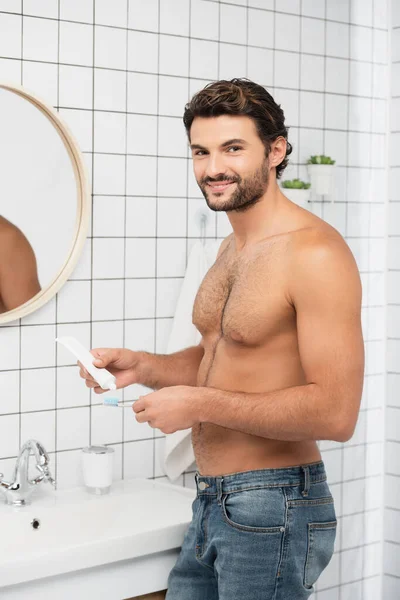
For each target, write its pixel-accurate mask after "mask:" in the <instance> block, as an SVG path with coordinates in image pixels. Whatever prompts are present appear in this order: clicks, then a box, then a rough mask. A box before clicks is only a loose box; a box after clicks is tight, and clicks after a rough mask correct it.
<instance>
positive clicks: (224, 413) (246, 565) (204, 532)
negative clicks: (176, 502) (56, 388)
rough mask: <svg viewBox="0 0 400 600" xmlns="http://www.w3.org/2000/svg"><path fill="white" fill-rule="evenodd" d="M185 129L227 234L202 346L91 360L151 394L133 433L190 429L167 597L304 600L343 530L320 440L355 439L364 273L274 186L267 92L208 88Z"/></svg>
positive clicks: (320, 224) (203, 293) (274, 121)
mask: <svg viewBox="0 0 400 600" xmlns="http://www.w3.org/2000/svg"><path fill="white" fill-rule="evenodd" d="M184 123H185V127H186V130H187V133H188V138H189V142H190V145H191V149H192V157H193V166H194V173H195V177H196V180H197V183H198V185H199V186H200V188H201V190H202V192H203V194H204V197H205V199H206V202H207V204H208V206H209V207H210V208H211V209H212V210H214V211H226V213H227V215H228V218H229V220H230V223H231V225H232V229H233V233H231V235H229V236H228V237H227V238H225V240H224V241H223V242H222V244H221V247H220V250H219V253H218V256H217V259H216V261H215V263H214V265H213V266H212V267H211V269H210V270H209V271H208V273H207V274H206V276H205V278H204V280H203V282H202V284H201V286H200V289H199V291H198V293H197V297H196V300H195V303H194V307H193V322H194V324H195V325H196V327H197V328H198V330H199V331H200V333H201V334H202V340H201V343H200V344H199V345H198V346H197V347H192V348H187V349H185V350H182V351H181V352H176V353H174V354H171V355H156V354H151V353H147V352H133V351H131V350H126V349H102V348H98V349H95V350H93V351H92V352H93V354H94V355H95V356H97V357H99V360H95V361H94V364H95V365H96V366H99V367H107V368H110V370H111V372H112V373H113V374H114V375H116V377H117V387H119V388H120V387H125V386H127V385H129V384H132V383H135V382H139V383H142V384H144V385H145V386H148V387H150V388H152V389H153V390H155V391H154V392H152V393H150V394H147V395H145V396H142V397H140V398H139V399H138V400H137V401H136V402H135V403H134V405H133V410H134V412H135V414H136V419H137V421H139V422H140V423H143V422H148V423H149V424H150V425H151V426H152V427H155V428H158V429H160V430H161V431H162V432H164V433H172V432H174V431H177V430H181V429H186V428H189V427H191V428H192V440H193V447H194V452H195V457H196V464H197V468H198V471H197V473H196V476H195V479H196V485H197V497H196V500H195V501H194V503H193V519H192V523H191V525H190V527H189V529H188V531H187V533H186V536H185V540H184V542H183V545H182V549H181V553H180V556H179V558H178V561H177V563H176V565H175V567H174V568H173V569H172V571H171V573H170V576H169V581H168V592H167V598H168V600H217V599H218V598H219V599H220V600H243V599H244V598H246V600H301V599H303V598H308V597H309V596H310V595H311V593H312V591H313V589H314V587H313V586H314V583H315V582H316V580H317V579H318V577H319V575H320V574H321V572H322V571H323V569H324V568H325V567H326V566H327V564H328V563H329V561H330V559H331V557H332V554H333V550H334V541H335V535H336V527H337V521H336V514H335V509H334V502H333V497H332V494H331V492H330V489H329V487H328V484H327V481H326V472H325V468H324V463H323V461H322V459H321V454H320V451H319V449H318V446H317V443H316V441H317V440H335V441H338V442H345V441H347V440H349V439H350V438H351V436H352V435H353V432H354V429H355V425H356V421H357V417H358V412H359V407H360V400H361V393H362V386H363V372H364V345H363V338H362V329H361V315H360V313H361V284H360V278H359V273H358V269H357V266H356V263H355V260H354V257H353V255H352V254H351V252H350V249H349V247H348V246H347V244H346V242H345V241H344V239H343V238H342V236H341V235H340V234H339V233H338V232H337V231H336V230H335V229H334V228H333V227H331V226H330V225H329V224H327V223H326V222H325V221H323V220H321V219H319V218H318V217H317V216H314V215H313V214H312V213H310V212H309V211H307V210H304V209H303V208H300V207H299V206H297V205H295V204H294V203H292V202H291V201H290V200H289V199H288V198H286V197H285V196H284V195H283V194H282V192H281V190H280V189H279V187H278V185H277V178H279V177H280V176H281V174H282V172H283V170H284V168H285V166H286V164H287V156H288V155H289V154H290V152H291V146H290V144H289V143H288V141H287V130H286V128H285V125H284V115H283V112H282V110H281V108H280V106H278V105H277V104H276V103H275V102H274V100H273V98H272V97H271V96H270V94H268V92H266V90H265V89H264V88H262V87H261V86H259V85H257V84H255V83H253V82H250V81H248V80H237V79H236V80H232V81H230V82H227V81H220V82H215V83H213V84H209V85H208V86H206V87H205V88H204V89H203V90H201V91H200V92H198V94H196V95H195V96H194V97H193V98H192V100H191V102H190V103H189V104H188V105H187V106H186V109H185V115H184ZM80 374H81V376H82V377H84V378H85V379H86V384H87V385H88V386H89V387H94V390H95V392H97V393H102V390H101V389H100V388H99V387H98V386H97V384H96V383H95V382H94V381H93V379H91V377H90V376H89V375H88V374H87V372H85V371H84V370H82V369H81V372H80Z"/></svg>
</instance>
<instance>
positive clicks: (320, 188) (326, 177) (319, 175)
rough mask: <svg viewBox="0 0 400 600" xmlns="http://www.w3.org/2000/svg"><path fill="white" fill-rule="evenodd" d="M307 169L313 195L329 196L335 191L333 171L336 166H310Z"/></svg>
mask: <svg viewBox="0 0 400 600" xmlns="http://www.w3.org/2000/svg"><path fill="white" fill-rule="evenodd" d="M307 167H308V174H309V176H310V181H311V188H312V190H313V194H316V195H317V196H325V195H326V196H329V195H330V194H331V193H332V189H333V169H334V167H335V165H313V164H309V165H307Z"/></svg>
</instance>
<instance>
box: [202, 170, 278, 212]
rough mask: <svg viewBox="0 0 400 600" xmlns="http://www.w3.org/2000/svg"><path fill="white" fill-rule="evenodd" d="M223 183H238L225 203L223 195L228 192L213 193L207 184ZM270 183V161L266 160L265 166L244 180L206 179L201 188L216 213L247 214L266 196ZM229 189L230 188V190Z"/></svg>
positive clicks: (208, 203)
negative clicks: (234, 212) (233, 211)
mask: <svg viewBox="0 0 400 600" xmlns="http://www.w3.org/2000/svg"><path fill="white" fill-rule="evenodd" d="M220 181H221V182H222V181H229V182H230V181H234V182H235V183H236V189H235V190H234V191H233V192H231V193H230V195H229V196H228V197H227V199H226V200H225V201H222V200H221V196H222V194H224V193H226V192H212V191H211V190H210V187H209V186H207V183H209V182H211V183H214V182H215V183H216V182H220ZM268 183H269V169H268V161H267V159H264V161H263V164H262V165H261V167H260V168H258V169H257V170H256V171H255V172H254V173H253V175H251V176H250V177H247V178H246V179H242V178H241V177H236V178H234V179H232V178H230V177H224V176H223V175H221V177H218V179H211V178H209V177H204V179H202V180H201V181H200V183H199V187H200V189H201V191H202V193H203V196H204V198H205V199H206V202H207V205H208V207H209V208H211V210H214V211H216V212H217V211H225V212H229V211H231V210H235V211H237V212H245V211H246V210H248V209H249V208H251V207H252V206H253V205H254V204H256V203H257V202H258V201H259V200H260V198H261V197H262V196H263V195H264V194H265V192H266V190H267V188H268ZM228 189H229V188H228Z"/></svg>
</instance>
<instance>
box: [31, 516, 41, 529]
mask: <svg viewBox="0 0 400 600" xmlns="http://www.w3.org/2000/svg"><path fill="white" fill-rule="evenodd" d="M31 525H32V527H33V529H39V527H40V521H39V519H36V518H35V519H33V520H32V521H31Z"/></svg>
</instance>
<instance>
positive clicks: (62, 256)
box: [0, 83, 90, 324]
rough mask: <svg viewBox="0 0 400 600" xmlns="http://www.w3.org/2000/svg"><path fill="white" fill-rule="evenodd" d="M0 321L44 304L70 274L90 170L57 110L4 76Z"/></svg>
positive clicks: (82, 229)
mask: <svg viewBox="0 0 400 600" xmlns="http://www.w3.org/2000/svg"><path fill="white" fill-rule="evenodd" d="M0 130H1V136H0V165H1V166H0V173H1V176H0V250H1V260H0V324H1V323H5V322H7V321H11V320H14V319H18V318H21V317H23V316H25V315H27V314H29V313H31V312H33V311H34V310H36V309H38V308H39V307H40V306H43V304H45V303H46V302H47V301H48V300H50V298H52V297H53V296H54V295H55V294H56V292H57V291H58V290H59V289H60V288H61V286H62V285H63V283H64V282H65V281H66V280H67V279H68V277H69V275H70V274H71V272H72V270H73V268H74V267H75V265H76V263H77V261H78V258H79V255H80V253H81V251H82V248H83V244H84V241H85V238H86V234H87V228H88V223H89V213H90V193H89V186H88V177H87V174H86V169H85V166H84V162H83V157H82V154H81V152H80V150H79V148H78V146H77V144H76V142H75V140H74V139H73V137H72V135H71V133H70V131H69V130H68V127H67V126H66V125H65V123H64V122H63V121H62V119H61V118H60V117H59V115H58V113H57V112H56V111H55V110H54V109H53V108H52V107H51V106H48V105H47V104H45V103H44V102H43V101H42V100H40V99H39V98H38V97H37V96H36V95H35V94H32V93H31V92H27V91H26V90H25V89H24V88H22V87H18V86H15V85H8V84H2V83H0Z"/></svg>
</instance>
